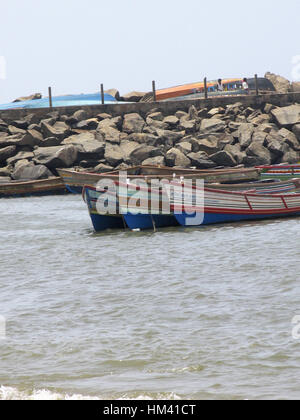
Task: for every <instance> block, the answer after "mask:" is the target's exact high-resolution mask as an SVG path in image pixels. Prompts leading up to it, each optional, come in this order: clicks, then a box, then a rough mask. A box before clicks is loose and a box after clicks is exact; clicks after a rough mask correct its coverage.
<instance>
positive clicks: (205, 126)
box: [200, 118, 226, 134]
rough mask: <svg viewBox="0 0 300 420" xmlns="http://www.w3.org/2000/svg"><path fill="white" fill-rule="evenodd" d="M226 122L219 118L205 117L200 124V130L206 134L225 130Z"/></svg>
mask: <svg viewBox="0 0 300 420" xmlns="http://www.w3.org/2000/svg"><path fill="white" fill-rule="evenodd" d="M225 128H226V123H225V122H224V121H222V120H219V119H217V118H212V119H203V120H202V122H201V126H200V132H201V133H205V134H211V133H218V132H222V131H224V130H225Z"/></svg>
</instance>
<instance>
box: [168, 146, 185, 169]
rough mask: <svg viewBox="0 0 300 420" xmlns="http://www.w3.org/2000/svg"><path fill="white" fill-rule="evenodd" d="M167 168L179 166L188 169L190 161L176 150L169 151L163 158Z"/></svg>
mask: <svg viewBox="0 0 300 420" xmlns="http://www.w3.org/2000/svg"><path fill="white" fill-rule="evenodd" d="M165 160H166V163H167V166H171V167H173V166H179V167H182V168H188V167H190V166H191V161H190V159H189V158H188V157H186V156H185V155H184V154H183V153H182V152H181V151H180V150H178V149H176V148H174V147H173V148H172V149H170V150H169V151H168V152H167V153H166V156H165Z"/></svg>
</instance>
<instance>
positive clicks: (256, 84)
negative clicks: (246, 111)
mask: <svg viewBox="0 0 300 420" xmlns="http://www.w3.org/2000/svg"><path fill="white" fill-rule="evenodd" d="M254 77H255V92H256V96H258V94H259V92H258V78H257V74H256V75H255V76H254Z"/></svg>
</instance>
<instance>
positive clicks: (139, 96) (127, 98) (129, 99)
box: [121, 91, 147, 102]
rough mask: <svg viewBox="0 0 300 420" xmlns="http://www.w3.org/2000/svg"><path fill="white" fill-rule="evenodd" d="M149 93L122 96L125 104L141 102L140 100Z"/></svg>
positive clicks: (134, 92) (133, 93)
mask: <svg viewBox="0 0 300 420" xmlns="http://www.w3.org/2000/svg"><path fill="white" fill-rule="evenodd" d="M146 93H147V92H136V91H133V92H129V93H126V94H125V95H123V96H122V98H121V99H122V100H123V101H125V102H140V100H141V99H142V98H143V97H144V96H145V95H146Z"/></svg>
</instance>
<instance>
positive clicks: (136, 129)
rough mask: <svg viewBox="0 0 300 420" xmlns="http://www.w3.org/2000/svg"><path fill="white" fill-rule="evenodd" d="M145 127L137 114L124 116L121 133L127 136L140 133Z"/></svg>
mask: <svg viewBox="0 0 300 420" xmlns="http://www.w3.org/2000/svg"><path fill="white" fill-rule="evenodd" d="M144 126H145V121H144V119H143V118H142V117H141V116H140V115H139V114H137V113H133V114H126V115H124V121H123V129H122V131H123V132H124V133H127V134H131V133H142V131H143V128H144Z"/></svg>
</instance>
